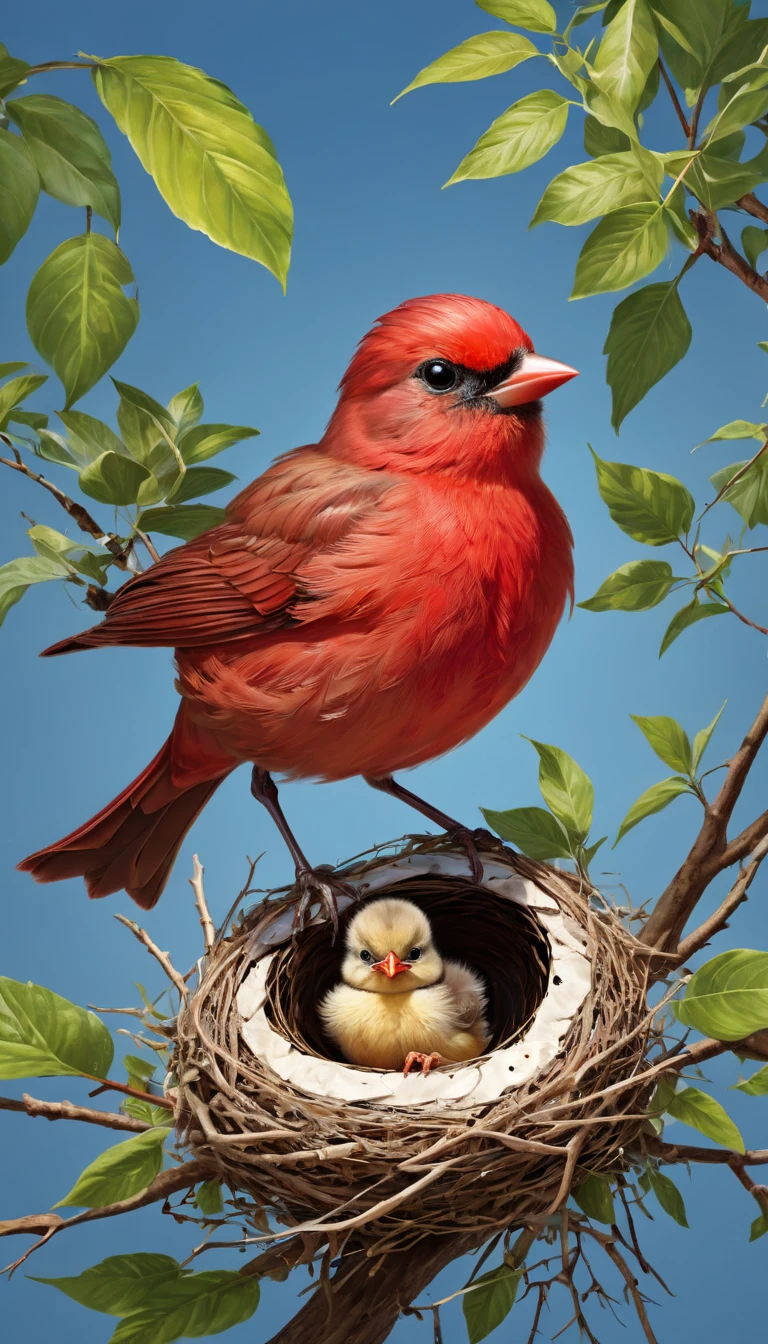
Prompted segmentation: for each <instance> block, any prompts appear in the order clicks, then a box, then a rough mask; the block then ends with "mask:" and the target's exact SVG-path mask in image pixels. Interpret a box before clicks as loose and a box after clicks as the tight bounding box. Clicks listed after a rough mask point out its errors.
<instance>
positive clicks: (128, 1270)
mask: <svg viewBox="0 0 768 1344" xmlns="http://www.w3.org/2000/svg"><path fill="white" fill-rule="evenodd" d="M183 1274H184V1271H183V1270H182V1269H181V1266H180V1265H179V1262H178V1261H177V1260H174V1259H173V1257H172V1256H170V1255H155V1254H153V1253H151V1252H149V1251H138V1252H137V1253H135V1254H133V1255H110V1256H108V1257H107V1259H106V1260H102V1261H101V1262H100V1264H98V1265H93V1266H92V1267H91V1268H90V1269H86V1270H84V1271H83V1273H82V1274H78V1275H77V1276H76V1277H72V1278H63V1279H42V1278H35V1276H34V1275H33V1274H31V1275H30V1278H31V1279H33V1280H34V1282H35V1283H47V1284H50V1286H51V1287H52V1288H58V1290H59V1292H60V1293H65V1294H66V1296H67V1297H71V1298H72V1299H73V1300H74V1301H75V1302H79V1303H80V1306H81V1307H90V1309H91V1311H103V1312H105V1313H106V1314H107V1315H108V1316H125V1315H127V1314H128V1313H129V1312H131V1311H137V1310H138V1309H139V1308H140V1306H141V1305H142V1303H143V1302H144V1300H145V1299H146V1298H147V1297H148V1296H150V1295H151V1293H152V1292H153V1291H154V1289H156V1288H158V1287H160V1285H161V1284H164V1283H169V1282H172V1281H173V1280H176V1279H180V1278H181V1277H182V1275H183Z"/></svg>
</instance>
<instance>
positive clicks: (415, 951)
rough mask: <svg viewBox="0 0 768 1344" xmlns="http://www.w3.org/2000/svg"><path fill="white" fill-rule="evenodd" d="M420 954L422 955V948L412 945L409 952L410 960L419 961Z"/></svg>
mask: <svg viewBox="0 0 768 1344" xmlns="http://www.w3.org/2000/svg"><path fill="white" fill-rule="evenodd" d="M420 956H421V948H420V947H412V948H411V950H410V952H409V953H408V958H407V959H408V961H418V960H419V957H420Z"/></svg>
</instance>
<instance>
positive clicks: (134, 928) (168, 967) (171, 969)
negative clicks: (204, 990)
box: [115, 915, 189, 1002]
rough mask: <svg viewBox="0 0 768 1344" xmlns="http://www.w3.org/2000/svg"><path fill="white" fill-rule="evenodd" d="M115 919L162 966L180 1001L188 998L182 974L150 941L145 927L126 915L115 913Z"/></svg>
mask: <svg viewBox="0 0 768 1344" xmlns="http://www.w3.org/2000/svg"><path fill="white" fill-rule="evenodd" d="M115 919H117V920H119V922H120V923H121V924H124V925H125V927H126V929H130V930H131V933H132V934H133V936H134V938H138V940H139V942H140V943H143V944H144V946H145V947H146V949H147V951H148V953H149V955H150V956H151V957H154V958H155V961H157V962H159V964H160V965H161V966H162V968H163V970H164V971H165V974H166V975H167V976H168V979H169V980H170V982H171V984H172V985H173V987H174V989H177V990H178V991H179V994H180V995H181V998H182V1002H185V1001H186V1000H187V999H188V998H189V989H188V988H187V986H186V984H185V983H184V978H183V976H181V975H179V972H178V971H177V970H176V967H175V966H173V965H172V964H171V959H170V957H169V955H168V953H167V952H161V951H160V948H159V947H158V946H157V944H156V943H153V942H152V939H151V938H150V936H149V934H148V933H147V931H146V929H142V928H140V926H139V925H138V924H137V923H136V922H135V920H133V919H128V918H127V916H126V915H115Z"/></svg>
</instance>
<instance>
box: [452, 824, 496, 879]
mask: <svg viewBox="0 0 768 1344" xmlns="http://www.w3.org/2000/svg"><path fill="white" fill-rule="evenodd" d="M448 838H449V840H452V841H453V842H454V844H457V845H461V846H462V848H463V849H465V850H466V851H467V858H468V859H469V866H470V869H471V871H472V881H473V882H474V883H475V884H476V885H477V886H479V885H480V883H481V882H482V880H483V861H482V859H481V857H480V847H481V846H482V848H483V849H503V848H504V846H503V844H502V842H501V840H499V839H498V837H497V836H495V835H491V832H490V831H486V830H484V829H483V827H482V826H478V827H477V828H476V829H475V830H470V828H469V827H468V826H453V827H451V829H450V830H449V831H448Z"/></svg>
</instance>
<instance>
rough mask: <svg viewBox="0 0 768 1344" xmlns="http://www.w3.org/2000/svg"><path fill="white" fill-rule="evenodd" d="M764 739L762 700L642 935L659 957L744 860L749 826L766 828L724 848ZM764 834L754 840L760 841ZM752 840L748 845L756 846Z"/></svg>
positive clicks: (766, 820) (767, 709)
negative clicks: (712, 889)
mask: <svg viewBox="0 0 768 1344" xmlns="http://www.w3.org/2000/svg"><path fill="white" fill-rule="evenodd" d="M766 735H768V696H766V698H765V700H764V701H763V703H762V705H761V707H760V710H759V712H758V714H757V717H756V718H755V721H754V723H753V724H752V727H751V728H750V729H749V732H748V733H747V735H746V737H745V738H744V741H743V742H742V744H741V746H740V747H739V750H738V751H737V752H736V754H735V755H734V756H733V758H732V760H731V761H730V763H729V766H728V770H727V772H726V776H725V779H724V780H723V783H722V785H721V786H720V790H719V792H718V793H717V795H716V797H715V799H714V801H713V802H712V804H711V805H710V806H709V808H708V809H707V811H706V813H705V816H704V822H703V824H702V827H701V830H700V831H699V834H698V835H697V837H696V839H695V841H694V843H693V845H692V847H691V849H690V850H689V852H688V855H687V857H686V859H685V860H684V862H683V864H682V867H681V868H679V869H678V871H677V873H676V874H675V876H674V877H673V879H672V881H671V882H670V883H669V885H668V886H667V888H666V890H665V891H664V892H663V893H662V895H661V896H660V897H659V900H658V901H657V903H656V906H655V908H654V910H653V911H652V912H651V914H650V916H649V919H648V922H647V924H646V925H645V928H644V930H643V941H644V942H645V943H646V944H647V945H648V946H650V947H653V948H656V949H658V950H659V951H660V952H666V951H673V950H674V949H675V947H676V946H677V943H678V941H679V939H680V936H681V934H682V932H683V929H684V927H685V925H686V923H687V921H688V918H689V916H690V915H691V913H692V912H693V910H694V909H695V907H696V905H697V903H698V901H699V899H700V898H701V896H702V895H703V893H704V891H705V890H706V889H707V887H708V886H709V884H710V882H711V881H712V879H713V878H714V877H716V876H717V874H718V873H720V872H722V870H723V869H724V868H727V867H728V866H729V865H730V864H731V863H735V862H737V861H738V860H739V858H743V857H744V856H745V852H747V851H745V849H744V846H745V845H746V844H747V843H748V842H749V840H751V839H752V838H753V833H754V829H755V826H758V829H759V827H760V826H762V825H763V824H765V825H768V815H766V814H764V817H763V818H760V819H759V825H758V823H753V825H752V826H751V827H747V829H746V831H742V833H741V835H740V836H738V837H737V838H736V840H734V841H732V842H731V846H729V844H728V839H727V831H728V823H729V821H730V819H731V815H732V813H733V809H734V807H735V806H736V803H737V802H738V799H739V796H740V794H741V791H742V789H743V787H744V783H745V780H746V778H747V776H748V774H749V772H750V770H751V768H752V765H753V764H754V761H755V758H756V756H757V753H758V752H759V750H760V748H761V746H762V745H763V742H764V741H765V738H766ZM764 833H765V832H764V830H763V831H761V834H760V835H759V836H758V837H757V839H761V838H762V834H764ZM756 842H757V840H755V841H754V843H756Z"/></svg>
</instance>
